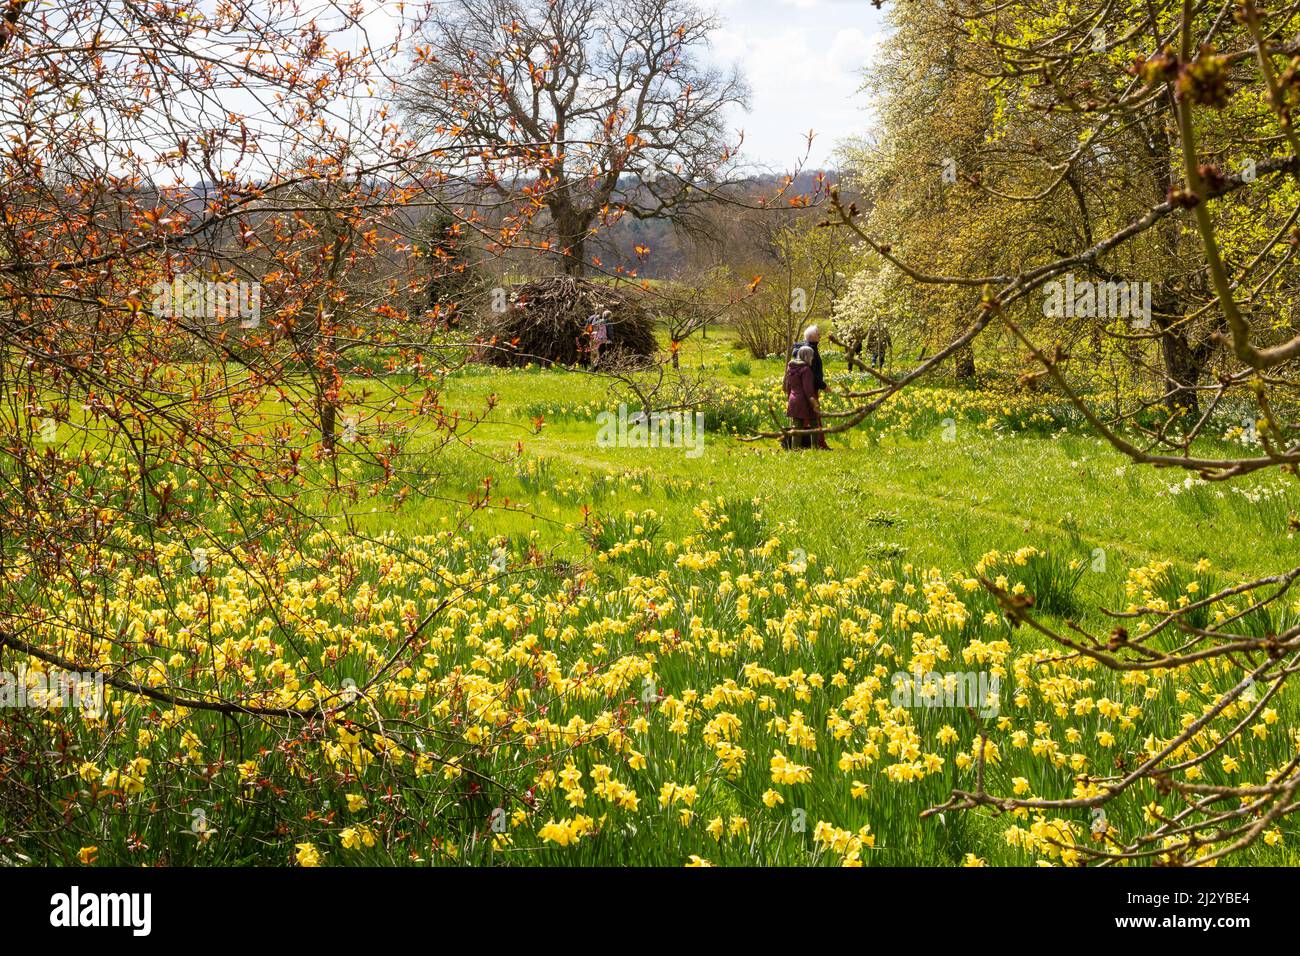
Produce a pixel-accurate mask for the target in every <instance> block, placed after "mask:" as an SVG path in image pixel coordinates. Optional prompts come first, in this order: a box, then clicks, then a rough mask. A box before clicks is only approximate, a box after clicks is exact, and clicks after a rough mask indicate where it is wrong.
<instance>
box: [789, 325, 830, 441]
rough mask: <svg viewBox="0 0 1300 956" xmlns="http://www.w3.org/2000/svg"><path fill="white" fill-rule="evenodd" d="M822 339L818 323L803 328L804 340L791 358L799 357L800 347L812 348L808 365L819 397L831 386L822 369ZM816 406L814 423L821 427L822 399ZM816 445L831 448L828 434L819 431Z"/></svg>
mask: <svg viewBox="0 0 1300 956" xmlns="http://www.w3.org/2000/svg"><path fill="white" fill-rule="evenodd" d="M821 339H822V330H821V329H820V328H819V327H818V326H816V325H810V326H808V328H806V329H804V330H803V341H801V342H796V343H795V344H794V348H793V350H792V351H791V358H792V359H793V358H798V357H799V351H800V349H805V348H807V349H812V353H813V354H812V360H811V361H810V362H809V363H808V367H809V368H810V369H812V378H813V388H814V390H815V391H816V397H818V398H820V396H821V393H822V392H824V391H826V389H827V388H828V387H829V386H828V385H827V384H826V375H825V373H824V372H823V370H822V353H821V350H820V349H819V348H818V343H819V342H821ZM816 408H817V414H816V418H815V420H814V423H813V424H814V427H820V426H821V423H822V418H821V402H820V401H818V402H817V403H816ZM814 445H815V447H817V448H821V449H824V450H829V449H830V446H829V445H827V444H826V435H825V434H824V433H822V432H818V433H817V436H816V441H815V442H814Z"/></svg>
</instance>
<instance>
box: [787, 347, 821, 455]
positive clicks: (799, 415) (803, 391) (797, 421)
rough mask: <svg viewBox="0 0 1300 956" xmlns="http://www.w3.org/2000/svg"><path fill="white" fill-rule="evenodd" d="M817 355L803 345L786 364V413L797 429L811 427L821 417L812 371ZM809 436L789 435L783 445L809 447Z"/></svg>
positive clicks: (811, 443) (810, 442)
mask: <svg viewBox="0 0 1300 956" xmlns="http://www.w3.org/2000/svg"><path fill="white" fill-rule="evenodd" d="M816 355H817V352H816V350H815V349H813V347H812V346H810V345H805V346H802V347H801V348H800V349H798V351H796V352H795V354H794V358H792V359H790V362H789V364H787V365H786V367H785V381H784V383H783V384H782V388H784V389H785V395H786V402H785V413H786V415H787V416H789V418H790V420H791V421H792V422H794V427H795V428H798V429H808V428H812V427H813V423H814V422H817V421H820V419H821V412H820V410H819V408H818V405H817V380H816V378H815V377H814V375H813V370H812V363H813V359H814V358H815V357H816ZM812 438H813V436H812V435H790V436H788V438H787V441H788V443H789V444H788V445H787V446H786V447H788V448H811V447H813V442H812Z"/></svg>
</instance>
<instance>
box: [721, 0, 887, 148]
mask: <svg viewBox="0 0 1300 956" xmlns="http://www.w3.org/2000/svg"><path fill="white" fill-rule="evenodd" d="M818 2H819V0H781V3H782V4H791V5H794V4H798V3H809V4H816V3H818ZM769 9H770V5H769ZM825 11H826V14H827V16H825V17H823V16H819V17H817V18H816V20H815V21H813V22H812V23H808V22H807V20H806V19H805V20H804V24H801V23H800V22H798V21H797V20H795V21H791V19H790V18H789V17H788V16H783V17H777V18H756V17H754V16H752V12H751V16H749V17H745V16H744V15H742V14H740V13H739V12H737V14H736V16H734V17H732V18H729V22H728V26H727V27H726V28H725V29H722V30H719V31H717V33H715V34H714V37H713V49H714V55H715V56H716V57H717V58H718V60H719V61H721V62H728V63H737V64H738V65H739V66H740V67H741V69H742V70H743V72H744V73H745V76H746V78H747V79H748V80H749V84H750V87H751V90H752V96H751V109H750V111H749V113H748V114H745V115H737V116H736V117H735V122H736V123H737V125H739V126H741V127H743V128H744V130H745V147H744V150H743V155H744V156H745V157H746V158H747V159H749V160H750V161H751V162H757V163H765V164H772V165H775V166H778V167H789V166H792V165H793V164H794V163H795V162H797V161H798V160H799V159H800V158H801V157H802V156H803V153H804V152H805V150H806V148H807V134H808V131H809V130H810V129H811V130H813V131H814V132H815V133H816V140H815V141H814V144H813V148H812V152H811V154H810V157H809V162H810V164H811V165H813V166H819V165H824V164H826V163H827V162H828V161H829V159H830V158H831V154H832V151H833V149H834V147H835V144H836V142H837V141H839V140H841V139H843V138H845V137H847V136H853V135H858V134H860V133H862V132H863V131H864V130H865V129H866V128H867V126H868V124H869V123H870V117H869V115H868V114H867V113H866V112H865V111H864V108H865V107H866V105H867V104H866V101H865V99H864V97H862V96H861V95H860V94H859V93H858V90H859V88H860V87H861V85H862V76H861V71H862V68H863V67H864V66H865V65H866V64H867V63H868V62H869V61H870V60H871V58H872V57H873V56H874V55H875V52H876V50H877V48H878V47H879V44H880V41H881V39H882V33H881V32H880V30H879V29H873V28H872V27H873V26H874V24H870V23H866V22H865V20H864V18H863V17H862V16H861V7H857V6H856V5H855V7H854V8H852V9H850V8H847V7H844V6H841V5H838V4H832V5H828V6H827V7H826V8H825ZM855 19H856V20H858V21H864V22H863V23H861V24H858V23H855V22H853V21H854V20H855ZM765 20H766V22H765ZM836 20H840V21H843V22H842V23H837V22H834V21H836ZM825 21H830V22H825ZM805 24H806V25H805ZM746 26H748V27H752V28H751V29H744V30H743V32H742V29H741V28H742V27H746Z"/></svg>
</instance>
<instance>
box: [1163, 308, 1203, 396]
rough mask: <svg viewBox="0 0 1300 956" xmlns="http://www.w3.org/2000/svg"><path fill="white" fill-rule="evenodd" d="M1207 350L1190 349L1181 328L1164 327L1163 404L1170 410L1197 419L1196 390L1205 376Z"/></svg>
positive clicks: (1201, 348)
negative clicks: (1164, 402) (1164, 396)
mask: <svg viewBox="0 0 1300 956" xmlns="http://www.w3.org/2000/svg"><path fill="white" fill-rule="evenodd" d="M1209 351H1210V350H1209V349H1207V348H1205V347H1204V346H1200V347H1197V346H1193V345H1192V344H1191V343H1189V342H1188V341H1187V335H1186V334H1185V333H1184V332H1183V331H1182V330H1181V329H1171V328H1165V329H1164V330H1163V331H1162V332H1161V335H1160V355H1161V358H1162V359H1163V360H1164V366H1165V370H1164V377H1165V393H1166V399H1165V401H1166V403H1167V404H1168V406H1169V409H1170V411H1174V412H1181V413H1183V414H1186V415H1189V416H1197V415H1199V414H1200V412H1201V402H1200V396H1199V393H1198V392H1197V391H1196V387H1197V386H1198V385H1199V384H1200V383H1201V378H1202V377H1203V376H1204V374H1205V366H1206V363H1207V360H1208V359H1209Z"/></svg>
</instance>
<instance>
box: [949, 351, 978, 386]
mask: <svg viewBox="0 0 1300 956" xmlns="http://www.w3.org/2000/svg"><path fill="white" fill-rule="evenodd" d="M953 362H954V369H953V372H954V374H955V375H956V376H957V381H959V382H969V381H971V380H973V379H974V378H975V350H974V349H972V348H971V347H970V346H969V345H967V346H966V347H965V348H962V349H959V350H958V351H957V354H956V355H955V356H953Z"/></svg>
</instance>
